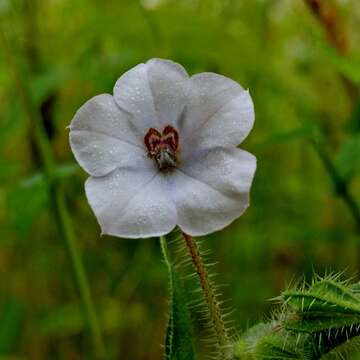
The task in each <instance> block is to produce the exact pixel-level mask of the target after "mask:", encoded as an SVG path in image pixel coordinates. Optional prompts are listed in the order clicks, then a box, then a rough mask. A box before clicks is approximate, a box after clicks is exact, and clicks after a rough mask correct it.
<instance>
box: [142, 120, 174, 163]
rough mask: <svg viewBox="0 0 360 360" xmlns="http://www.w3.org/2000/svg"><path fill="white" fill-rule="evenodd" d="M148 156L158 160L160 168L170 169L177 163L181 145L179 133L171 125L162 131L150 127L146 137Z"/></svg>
mask: <svg viewBox="0 0 360 360" xmlns="http://www.w3.org/2000/svg"><path fill="white" fill-rule="evenodd" d="M144 143H145V146H146V148H147V150H148V156H149V157H150V158H152V159H154V161H155V162H156V164H157V166H158V168H159V170H168V169H172V168H175V167H176V165H177V159H176V151H177V149H178V147H179V134H178V132H177V131H176V130H175V129H174V128H173V127H172V126H170V125H167V126H165V127H164V129H163V131H162V133H160V132H159V131H158V130H156V129H155V128H150V129H149V130H148V132H147V133H146V135H145V137H144Z"/></svg>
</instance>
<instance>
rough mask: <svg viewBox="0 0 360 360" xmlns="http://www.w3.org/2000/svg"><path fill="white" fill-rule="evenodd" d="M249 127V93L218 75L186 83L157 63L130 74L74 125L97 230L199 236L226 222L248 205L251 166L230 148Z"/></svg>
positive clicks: (174, 67) (177, 68)
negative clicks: (175, 231) (176, 232)
mask: <svg viewBox="0 0 360 360" xmlns="http://www.w3.org/2000/svg"><path fill="white" fill-rule="evenodd" d="M253 123H254V107H253V102H252V100H251V97H250V95H249V92H248V91H246V90H244V89H243V88H242V87H241V86H240V85H239V84H237V83H236V82H235V81H233V80H230V79H228V78H226V77H224V76H221V75H217V74H213V73H201V74H197V75H194V76H192V77H189V76H188V74H187V72H186V71H185V69H184V68H183V67H182V66H181V65H179V64H177V63H174V62H172V61H169V60H160V59H152V60H149V61H148V62H147V63H146V64H139V65H137V66H135V67H134V68H133V69H131V70H129V71H128V72H126V73H125V74H124V75H122V76H121V77H120V78H119V79H118V81H117V82H116V84H115V87H114V95H113V96H112V95H109V94H101V95H98V96H95V97H94V98H92V99H90V100H89V101H87V102H86V103H85V104H84V105H83V106H82V107H81V108H80V109H79V110H78V111H77V113H76V114H75V116H74V118H73V120H72V122H71V125H70V144H71V148H72V151H73V153H74V155H75V157H76V159H77V161H78V162H79V164H80V165H81V166H82V167H83V168H84V169H85V171H87V172H88V173H89V174H90V175H91V176H90V177H89V178H88V180H87V181H86V183H85V190H86V195H87V198H88V200H89V203H90V205H91V207H92V209H93V211H94V213H95V215H96V217H97V219H98V221H99V223H100V225H101V229H102V233H103V234H110V235H116V236H121V237H127V238H138V237H152V236H160V235H164V234H166V233H169V232H170V231H171V230H172V229H173V228H174V227H175V226H176V225H178V226H179V227H180V228H181V230H182V231H184V232H185V233H187V234H189V235H193V236H197V235H205V234H208V233H211V232H213V231H216V230H220V229H222V228H224V227H225V226H227V225H229V224H230V223H231V222H232V221H233V220H234V219H236V218H237V217H239V216H240V215H241V214H242V213H243V212H244V211H245V209H246V208H247V206H248V204H249V190H250V186H251V182H252V179H253V176H254V172H255V169H256V159H255V157H254V156H253V155H251V154H250V153H248V152H246V151H243V150H240V149H237V148H236V146H237V145H238V144H239V143H241V142H242V141H243V140H244V139H245V137H246V136H247V135H248V133H249V132H250V130H251V128H252V126H253Z"/></svg>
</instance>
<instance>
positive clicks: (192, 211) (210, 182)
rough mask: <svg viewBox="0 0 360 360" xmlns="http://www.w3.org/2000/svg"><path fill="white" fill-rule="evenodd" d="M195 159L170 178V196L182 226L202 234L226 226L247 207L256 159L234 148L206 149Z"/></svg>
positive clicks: (185, 229)
mask: <svg viewBox="0 0 360 360" xmlns="http://www.w3.org/2000/svg"><path fill="white" fill-rule="evenodd" d="M192 160H193V161H192V162H191V163H190V162H188V163H186V164H183V166H182V167H181V168H180V169H179V170H178V171H177V172H176V176H174V177H173V179H171V180H172V187H173V191H172V193H171V196H172V198H173V201H174V203H175V204H176V207H177V213H178V225H179V226H180V228H181V229H182V230H183V231H184V232H186V233H188V234H189V235H193V236H199V235H206V234H209V233H211V232H213V231H216V230H220V229H222V228H224V227H225V226H227V225H229V224H230V223H231V222H232V221H233V220H235V219H236V218H237V217H239V216H240V215H241V214H242V213H243V212H244V211H245V210H246V208H247V207H248V205H249V190H250V186H251V182H252V179H253V176H254V173H255V169H256V159H255V157H254V156H253V155H251V154H250V153H248V152H246V151H243V150H239V149H236V148H234V149H213V150H208V151H203V152H201V153H198V154H197V156H194V157H193V159H192ZM174 175H175V174H174Z"/></svg>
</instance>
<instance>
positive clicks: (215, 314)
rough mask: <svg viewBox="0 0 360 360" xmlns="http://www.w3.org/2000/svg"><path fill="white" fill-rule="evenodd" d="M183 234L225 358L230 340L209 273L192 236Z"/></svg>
mask: <svg viewBox="0 0 360 360" xmlns="http://www.w3.org/2000/svg"><path fill="white" fill-rule="evenodd" d="M183 236H184V240H185V243H186V247H187V249H188V251H189V253H190V255H191V260H192V263H193V266H194V268H195V270H196V273H197V275H198V277H199V281H200V285H201V288H202V291H203V295H204V298H205V301H206V305H207V307H208V309H209V315H210V323H211V326H212V328H213V330H214V333H215V335H216V340H217V343H218V347H219V350H220V352H221V354H222V356H223V358H226V354H227V347H228V346H229V344H230V341H229V336H228V332H227V329H226V327H225V323H224V320H223V314H222V311H221V308H220V306H219V303H218V301H217V299H216V293H215V290H214V289H213V286H212V284H211V282H210V280H209V275H208V272H207V269H206V265H205V263H204V261H203V259H202V256H201V252H200V249H199V247H198V245H197V243H196V241H195V239H193V237H192V236H190V235H187V234H185V233H184V232H183Z"/></svg>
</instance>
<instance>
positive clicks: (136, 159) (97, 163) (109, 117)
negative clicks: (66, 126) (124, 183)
mask: <svg viewBox="0 0 360 360" xmlns="http://www.w3.org/2000/svg"><path fill="white" fill-rule="evenodd" d="M70 145H71V149H72V151H73V153H74V156H75V158H76V160H77V161H78V162H79V164H80V165H81V166H82V167H83V168H84V170H85V171H87V172H88V173H89V174H91V175H93V176H102V175H106V174H108V173H109V172H111V171H112V170H114V169H115V168H116V167H119V166H129V165H134V164H136V165H137V166H139V167H149V166H152V164H151V161H149V159H148V158H147V156H146V150H145V147H144V145H143V139H142V134H139V133H138V132H137V131H136V129H135V128H134V127H133V126H132V123H131V121H130V117H129V115H128V114H126V113H124V112H123V111H122V110H120V109H119V108H118V107H117V105H116V103H115V101H114V99H113V97H112V96H111V95H109V94H102V95H98V96H95V97H93V98H92V99H90V100H89V101H87V102H86V103H85V104H84V105H83V106H82V107H81V108H80V109H79V110H78V111H77V112H76V114H75V116H74V118H73V120H72V122H71V124H70Z"/></svg>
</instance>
